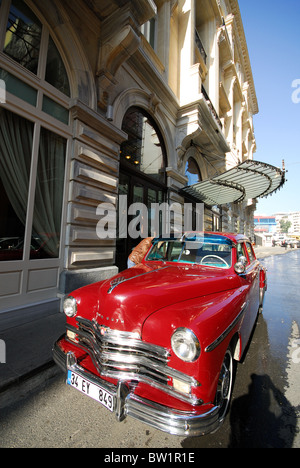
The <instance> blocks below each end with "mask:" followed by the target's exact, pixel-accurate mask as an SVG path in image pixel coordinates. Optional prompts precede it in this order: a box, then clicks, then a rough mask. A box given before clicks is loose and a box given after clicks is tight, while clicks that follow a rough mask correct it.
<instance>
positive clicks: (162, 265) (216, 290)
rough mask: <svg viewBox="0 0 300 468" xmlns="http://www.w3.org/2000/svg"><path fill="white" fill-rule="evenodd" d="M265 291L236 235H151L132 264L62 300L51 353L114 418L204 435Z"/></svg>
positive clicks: (219, 412) (222, 407)
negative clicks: (59, 330)
mask: <svg viewBox="0 0 300 468" xmlns="http://www.w3.org/2000/svg"><path fill="white" fill-rule="evenodd" d="M265 290H266V273H265V270H264V268H263V267H262V265H261V264H260V263H259V261H258V260H257V259H256V257H255V254H254V252H253V249H252V246H251V243H250V241H249V240H248V239H247V238H246V237H245V236H242V235H234V234H227V233H195V232H192V233H188V234H185V235H184V236H183V237H182V238H180V239H174V238H172V239H162V238H159V239H154V240H153V243H152V246H151V248H150V250H149V251H148V253H147V255H146V256H145V258H144V259H143V261H142V262H141V263H140V264H139V265H137V266H135V267H133V268H131V269H128V270H125V271H122V272H121V273H119V274H118V275H117V276H115V277H114V278H112V279H109V280H106V281H102V282H99V283H95V284H92V285H89V286H86V287H83V288H81V289H78V290H77V291H74V292H73V293H72V294H71V295H69V296H68V297H67V298H66V300H65V302H64V311H65V314H66V315H67V330H66V334H65V335H64V336H62V337H61V338H60V339H59V340H58V341H57V342H56V343H55V345H54V350H53V355H54V359H55V361H56V363H57V364H58V365H59V366H61V367H62V369H63V370H64V371H65V372H66V374H67V384H68V385H70V386H72V387H74V388H76V389H77V390H79V391H81V392H82V393H84V394H85V395H88V396H90V397H92V398H94V399H95V400H97V401H98V402H100V403H101V404H102V405H104V406H105V407H106V408H107V409H108V410H110V411H111V412H114V413H115V414H116V416H117V419H118V420H120V421H121V420H123V419H124V418H125V417H126V416H132V417H133V418H136V419H138V420H140V421H143V422H144V423H147V424H149V425H151V426H153V427H155V428H157V429H160V430H163V431H166V432H168V433H171V434H175V435H180V436H199V435H203V434H207V433H209V432H212V431H215V430H216V429H217V428H218V427H219V426H220V424H221V423H222V421H223V420H224V418H225V415H226V412H227V409H228V406H229V402H230V397H231V393H232V385H233V369H234V360H237V361H239V360H241V358H242V356H243V353H244V350H245V348H246V345H247V343H248V341H249V338H250V335H251V331H252V329H253V326H254V324H255V321H256V317H257V314H258V312H259V310H260V309H262V304H263V298H264V293H265Z"/></svg>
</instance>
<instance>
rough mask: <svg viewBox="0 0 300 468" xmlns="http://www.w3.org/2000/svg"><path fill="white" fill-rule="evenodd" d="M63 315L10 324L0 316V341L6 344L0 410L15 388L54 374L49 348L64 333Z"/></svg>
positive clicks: (52, 313)
mask: <svg viewBox="0 0 300 468" xmlns="http://www.w3.org/2000/svg"><path fill="white" fill-rule="evenodd" d="M23 322H24V320H23ZM65 322H66V320H65V315H64V314H62V313H60V312H58V311H57V309H56V308H55V309H53V310H50V311H49V310H48V311H46V314H45V316H44V315H42V316H41V315H39V316H36V317H34V316H33V317H31V318H30V321H29V322H26V323H22V320H20V319H19V320H16V319H15V318H14V319H13V320H9V318H8V314H2V315H1V314H0V340H3V342H4V343H5V351H6V353H5V354H6V357H5V361H6V362H5V363H2V364H1V363H0V409H1V406H3V404H4V403H3V400H5V402H6V401H7V397H9V399H11V397H12V395H13V390H14V388H16V387H18V386H20V385H22V384H23V383H24V382H26V381H28V380H29V379H32V378H33V377H34V376H36V375H37V374H40V373H41V372H42V371H46V373H49V372H50V373H53V372H56V371H57V370H58V367H57V366H56V365H55V364H54V362H53V360H52V346H53V343H54V341H55V340H57V339H58V338H59V336H61V335H62V334H63V333H64V331H65Z"/></svg>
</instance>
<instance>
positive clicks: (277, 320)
mask: <svg viewBox="0 0 300 468" xmlns="http://www.w3.org/2000/svg"><path fill="white" fill-rule="evenodd" d="M271 252H272V253H273V252H274V254H275V255H272V256H266V255H267V254H269V255H270V252H269V251H266V250H265V249H262V248H261V249H257V255H258V257H261V258H263V259H262V263H263V264H264V266H265V267H267V269H268V291H267V293H266V296H265V303H264V311H263V314H262V315H260V316H259V317H258V321H257V324H256V327H255V329H254V331H253V336H252V339H251V342H250V345H249V347H248V350H247V353H246V355H245V357H244V360H243V362H242V363H239V364H238V365H237V372H236V377H235V383H234V390H233V398H232V403H231V408H230V411H229V414H228V415H227V417H226V419H225V422H224V424H223V426H222V427H221V428H220V429H219V430H218V432H216V433H215V434H211V435H208V436H205V437H199V438H189V439H187V438H179V437H175V436H170V435H168V434H165V433H162V432H160V431H157V430H155V429H152V428H150V427H148V426H146V425H144V424H142V423H140V422H138V421H135V420H133V419H131V418H127V419H125V421H123V422H122V423H117V422H116V420H115V418H114V416H113V415H111V414H110V413H109V412H108V411H107V410H105V409H104V408H102V407H99V405H98V404H97V403H96V402H94V401H92V400H90V399H88V398H85V397H83V396H82V395H81V394H79V392H76V391H75V390H73V389H70V388H68V387H67V386H66V385H65V378H64V376H63V374H59V375H58V376H56V377H55V378H54V379H52V381H49V382H44V385H43V388H42V389H39V390H38V391H36V392H35V393H32V394H30V395H29V396H26V397H23V398H22V397H19V398H18V400H16V401H15V402H14V403H13V404H11V405H10V406H8V407H6V408H4V409H2V410H1V424H0V447H70V448H71V447H99V448H100V447H101V448H121V449H131V448H148V449H151V448H156V449H158V448H172V449H181V448H186V449H190V450H193V449H194V450H195V451H196V450H197V449H198V448H199V449H200V448H240V447H241V448H244V447H245V448H246V447H247V448H281V447H284V448H296V447H297V448H300V433H299V429H300V397H299V388H300V335H299V325H300V324H299V322H300V310H299V309H300V308H299V304H300V288H299V278H300V249H297V250H290V251H287V252H284V251H283V250H282V249H281V250H279V251H278V254H276V251H275V250H273V251H271ZM283 253H285V255H282V254H283ZM79 408H80V411H78V409H79ZM75 409H77V411H75Z"/></svg>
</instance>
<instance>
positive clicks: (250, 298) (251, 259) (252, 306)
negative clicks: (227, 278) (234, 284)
mask: <svg viewBox="0 0 300 468" xmlns="http://www.w3.org/2000/svg"><path fill="white" fill-rule="evenodd" d="M241 250H242V252H243V254H244V256H245V257H246V258H247V265H246V270H245V273H244V274H243V275H241V281H242V284H243V286H246V289H247V294H246V310H245V315H244V319H243V323H242V327H241V330H240V333H241V336H242V346H243V349H245V347H246V345H247V343H248V340H249V337H250V335H251V332H252V329H253V326H254V324H255V321H256V317H257V313H258V307H259V262H258V261H257V259H256V257H255V253H254V251H253V248H252V245H251V243H250V242H243V243H242V245H240V246H239V251H240V252H241Z"/></svg>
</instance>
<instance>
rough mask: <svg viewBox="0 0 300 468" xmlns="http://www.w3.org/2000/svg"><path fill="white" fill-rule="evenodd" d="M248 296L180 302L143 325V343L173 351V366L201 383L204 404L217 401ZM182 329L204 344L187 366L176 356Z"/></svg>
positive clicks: (238, 292) (241, 292) (240, 292)
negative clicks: (223, 369) (221, 375)
mask: <svg viewBox="0 0 300 468" xmlns="http://www.w3.org/2000/svg"><path fill="white" fill-rule="evenodd" d="M246 295H247V288H246V287H240V288H238V289H232V290H229V291H226V292H222V293H216V294H212V295H207V296H204V297H200V298H196V299H191V300H188V301H184V302H179V303H177V304H174V305H172V306H170V307H165V308H163V309H160V310H159V311H157V312H155V313H154V314H152V315H151V316H150V317H149V318H148V319H147V320H146V321H145V323H144V325H143V329H142V339H143V340H144V341H147V342H149V343H154V344H157V345H159V346H163V347H165V348H168V349H169V350H170V353H171V357H170V361H169V366H170V367H172V368H174V369H177V370H179V371H180V372H184V373H185V374H187V375H190V376H192V377H194V378H195V379H196V380H197V381H198V382H199V389H198V391H197V396H198V397H200V398H201V399H202V400H203V401H204V402H207V403H209V402H212V401H213V399H214V395H215V392H216V386H217V380H218V376H219V373H220V369H221V366H222V363H223V358H224V355H225V352H226V349H227V348H228V346H229V343H230V341H231V339H232V337H233V336H234V335H235V334H236V333H238V332H239V329H240V326H241V322H242V320H243V313H241V312H242V309H243V307H245V303H246ZM180 327H185V328H189V329H191V330H192V331H193V332H194V333H195V335H196V336H197V338H198V340H199V342H200V346H201V353H200V357H199V358H198V359H197V360H196V361H195V362H191V363H187V362H183V361H182V360H181V359H179V358H178V357H177V356H176V355H175V354H174V353H173V352H172V348H171V337H172V335H173V333H174V332H175V331H176V329H177V328H180Z"/></svg>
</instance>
